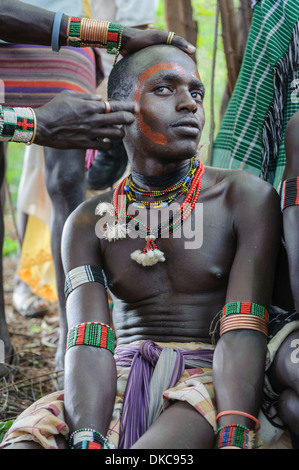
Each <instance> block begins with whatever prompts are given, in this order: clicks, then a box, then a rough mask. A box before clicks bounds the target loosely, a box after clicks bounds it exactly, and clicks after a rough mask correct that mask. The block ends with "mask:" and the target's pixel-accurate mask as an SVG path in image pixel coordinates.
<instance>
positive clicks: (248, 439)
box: [215, 424, 254, 449]
mask: <svg viewBox="0 0 299 470" xmlns="http://www.w3.org/2000/svg"><path fill="white" fill-rule="evenodd" d="M228 446H234V447H239V448H240V449H253V447H254V432H253V431H251V430H250V429H249V428H247V427H246V426H243V425H241V424H230V425H228V426H221V427H220V428H218V429H217V431H216V440H215V449H223V448H224V447H228Z"/></svg>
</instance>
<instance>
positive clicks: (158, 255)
mask: <svg viewBox="0 0 299 470" xmlns="http://www.w3.org/2000/svg"><path fill="white" fill-rule="evenodd" d="M193 165H194V171H193ZM204 171H205V168H204V164H203V163H202V162H201V161H199V160H194V164H193V163H192V170H191V169H190V170H189V172H191V174H190V175H189V172H188V175H187V176H186V177H185V179H184V178H183V180H184V181H180V182H178V183H176V185H174V186H177V187H179V192H180V189H181V186H183V185H184V184H186V183H187V184H188V189H187V190H186V191H184V192H185V193H186V195H185V198H184V200H183V202H182V203H181V204H180V206H179V208H178V210H176V211H175V212H174V214H173V215H172V217H170V218H169V219H168V221H166V222H164V223H160V224H158V225H157V227H155V228H154V229H151V228H149V227H148V226H146V224H144V223H143V222H141V221H139V220H137V219H136V218H135V217H134V216H133V215H130V214H128V213H127V206H128V197H127V191H126V189H125V186H126V185H127V177H125V178H124V179H123V180H122V181H121V182H120V183H119V185H118V186H117V188H116V189H115V191H114V194H113V207H114V211H113V210H112V209H111V206H109V205H108V204H106V203H100V204H99V205H98V206H97V208H96V214H98V215H103V214H104V213H105V212H108V213H109V214H110V215H111V216H114V223H113V224H112V225H109V224H107V225H106V230H105V231H104V232H103V237H104V238H105V239H107V240H108V241H115V240H119V239H122V238H126V236H127V234H128V233H129V232H130V230H129V228H128V223H129V222H130V221H133V220H134V222H135V223H136V224H137V226H138V229H139V231H140V234H142V235H144V238H145V242H146V243H145V247H144V249H143V250H136V251H134V252H133V253H131V259H133V260H134V261H136V262H137V263H139V264H141V265H142V266H153V265H154V264H156V263H158V262H163V261H165V256H164V253H163V252H162V251H160V250H159V249H158V248H157V245H156V243H155V240H156V239H157V238H161V237H162V235H163V234H164V233H165V232H166V231H167V233H169V234H170V233H173V232H174V231H175V230H177V229H178V228H180V226H181V225H183V223H184V221H185V220H186V219H187V217H189V215H190V214H191V213H192V211H193V209H194V207H195V204H196V202H197V201H198V197H199V194H200V191H201V185H202V175H203V174H204ZM188 176H189V177H190V179H188V180H187V182H186V178H187V177H188ZM174 186H171V190H172V191H173V187H174ZM144 192H145V191H144ZM161 192H163V194H167V193H169V192H170V187H169V188H166V189H164V190H162V191H157V192H155V191H146V193H148V194H149V195H150V196H151V197H153V194H152V193H155V194H156V193H158V195H160V193H161ZM181 194H182V192H181ZM150 196H149V197H150ZM148 207H149V208H151V206H148ZM160 207H162V206H161V205H160ZM113 212H114V214H113Z"/></svg>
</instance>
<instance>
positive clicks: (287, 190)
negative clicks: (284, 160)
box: [280, 176, 299, 212]
mask: <svg viewBox="0 0 299 470" xmlns="http://www.w3.org/2000/svg"><path fill="white" fill-rule="evenodd" d="M298 205H299V177H298V176H297V177H296V178H289V179H287V180H285V181H284V182H283V183H282V188H281V203H280V207H281V211H282V212H283V211H284V210H285V209H286V208H287V207H289V206H298Z"/></svg>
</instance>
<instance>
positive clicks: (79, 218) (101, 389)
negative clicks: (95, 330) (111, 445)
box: [62, 201, 116, 436]
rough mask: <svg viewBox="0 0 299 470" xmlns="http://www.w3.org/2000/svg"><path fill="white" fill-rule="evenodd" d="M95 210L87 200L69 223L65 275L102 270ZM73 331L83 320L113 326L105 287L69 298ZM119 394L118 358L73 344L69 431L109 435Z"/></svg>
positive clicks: (90, 287)
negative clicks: (95, 268) (83, 268)
mask: <svg viewBox="0 0 299 470" xmlns="http://www.w3.org/2000/svg"><path fill="white" fill-rule="evenodd" d="M97 220H98V217H97V218H96V216H95V206H94V205H93V203H92V202H90V201H88V202H86V203H83V205H81V206H79V208H78V209H76V211H75V212H74V213H73V214H72V215H71V216H70V218H69V219H68V221H67V222H66V225H65V229H64V233H63V240H62V259H63V265H64V269H65V272H66V273H67V272H69V271H70V270H71V269H73V268H75V267H78V266H82V265H86V264H89V265H92V266H94V265H97V266H99V267H101V266H102V260H101V249H100V243H99V239H98V238H97V236H96V234H95V225H96V222H97ZM66 307H67V322H68V328H72V327H73V326H75V325H77V324H79V323H82V322H89V321H95V322H103V323H105V324H108V325H111V319H110V315H109V309H108V300H107V293H106V290H105V287H104V286H103V285H102V284H99V283H90V284H84V285H81V286H80V287H78V288H77V289H75V290H74V291H73V292H72V293H71V294H70V295H69V297H68V300H67V305H66ZM115 393H116V365H115V361H114V357H113V354H112V353H111V352H110V351H108V350H106V349H103V348H98V347H91V346H74V347H72V348H70V349H69V350H68V351H67V352H66V356H65V416H66V422H67V424H68V426H69V429H70V432H72V431H74V430H78V429H81V428H92V429H94V430H96V431H98V432H100V433H101V434H102V435H103V436H106V435H107V432H108V426H109V423H110V420H111V416H112V410H113V405H114V400H115Z"/></svg>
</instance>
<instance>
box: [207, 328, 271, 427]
mask: <svg viewBox="0 0 299 470" xmlns="http://www.w3.org/2000/svg"><path fill="white" fill-rule="evenodd" d="M265 359H266V337H265V335H264V334H262V333H259V332H251V331H248V330H246V331H245V330H242V331H241V330H237V331H231V332H227V333H225V334H224V335H223V336H222V337H221V338H220V339H219V342H218V344H217V346H216V349H215V355H214V362H213V382H214V387H215V393H216V406H217V412H218V413H219V412H222V411H227V410H235V411H241V412H242V411H243V412H245V413H249V414H251V415H253V416H255V417H256V416H257V414H258V411H259V407H260V404H261V398H262V391H263V383H264V375H265ZM232 423H238V424H242V425H244V426H247V427H248V428H250V429H254V427H255V423H254V422H253V421H252V420H250V419H248V418H246V417H244V416H241V415H226V416H223V417H222V418H220V420H219V422H218V423H217V426H218V427H219V426H224V425H227V424H232Z"/></svg>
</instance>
